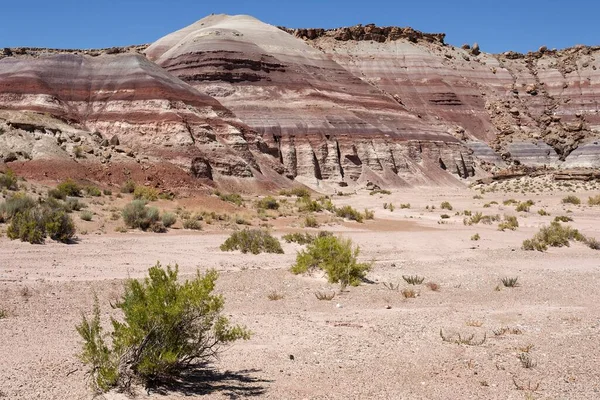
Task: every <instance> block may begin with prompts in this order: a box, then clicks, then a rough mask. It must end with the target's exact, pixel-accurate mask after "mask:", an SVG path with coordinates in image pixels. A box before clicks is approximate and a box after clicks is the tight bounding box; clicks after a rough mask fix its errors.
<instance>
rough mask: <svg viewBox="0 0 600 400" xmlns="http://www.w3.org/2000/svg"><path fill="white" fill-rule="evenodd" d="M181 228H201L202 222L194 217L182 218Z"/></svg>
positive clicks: (198, 229) (197, 229) (195, 229)
mask: <svg viewBox="0 0 600 400" xmlns="http://www.w3.org/2000/svg"><path fill="white" fill-rule="evenodd" d="M183 229H191V230H194V231H200V230H202V224H201V223H200V219H198V218H196V217H191V218H186V219H184V220H183Z"/></svg>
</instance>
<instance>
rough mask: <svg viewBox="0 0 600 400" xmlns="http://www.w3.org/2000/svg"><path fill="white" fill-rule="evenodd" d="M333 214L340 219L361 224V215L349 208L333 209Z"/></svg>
mask: <svg viewBox="0 0 600 400" xmlns="http://www.w3.org/2000/svg"><path fill="white" fill-rule="evenodd" d="M335 214H336V215H337V216H338V217H340V218H346V219H349V220H352V221H356V222H363V219H364V217H363V215H362V214H361V213H360V212H359V211H357V210H355V209H354V208H352V207H351V206H343V207H340V208H336V209H335Z"/></svg>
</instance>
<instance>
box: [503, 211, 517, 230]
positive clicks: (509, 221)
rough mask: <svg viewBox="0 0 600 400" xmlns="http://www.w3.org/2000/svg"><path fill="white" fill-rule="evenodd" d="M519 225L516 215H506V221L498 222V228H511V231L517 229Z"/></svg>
mask: <svg viewBox="0 0 600 400" xmlns="http://www.w3.org/2000/svg"><path fill="white" fill-rule="evenodd" d="M518 227H519V221H518V220H517V217H515V216H514V215H505V216H504V221H503V222H501V223H500V224H498V230H501V231H503V232H504V231H505V230H507V229H510V230H511V231H514V230H516V229H517V228H518Z"/></svg>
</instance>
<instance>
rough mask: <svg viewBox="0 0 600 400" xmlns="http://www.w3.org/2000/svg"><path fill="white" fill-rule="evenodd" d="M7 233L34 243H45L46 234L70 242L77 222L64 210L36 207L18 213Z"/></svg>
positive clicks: (10, 236) (12, 238) (13, 237)
mask: <svg viewBox="0 0 600 400" xmlns="http://www.w3.org/2000/svg"><path fill="white" fill-rule="evenodd" d="M6 235H7V236H8V237H9V238H10V239H11V240H15V239H20V240H21V241H23V242H29V243H32V244H41V243H44V240H45V238H46V236H50V238H51V239H52V240H56V241H58V242H63V243H68V242H69V241H71V239H72V238H73V237H74V236H75V224H74V223H73V220H72V219H71V217H70V216H69V215H68V214H67V213H65V212H64V211H62V210H54V209H50V208H42V207H39V206H38V207H35V208H30V209H28V210H25V211H24V212H19V213H17V214H16V215H15V216H14V217H13V218H12V219H11V223H10V225H9V226H8V229H7V231H6Z"/></svg>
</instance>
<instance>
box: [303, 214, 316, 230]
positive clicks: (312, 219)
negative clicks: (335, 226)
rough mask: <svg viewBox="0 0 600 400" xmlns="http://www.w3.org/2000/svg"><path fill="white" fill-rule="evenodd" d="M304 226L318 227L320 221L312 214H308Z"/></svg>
mask: <svg viewBox="0 0 600 400" xmlns="http://www.w3.org/2000/svg"><path fill="white" fill-rule="evenodd" d="M304 226H305V227H306V228H318V227H319V221H317V219H316V218H315V217H313V216H312V215H308V216H306V217H305V218H304Z"/></svg>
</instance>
